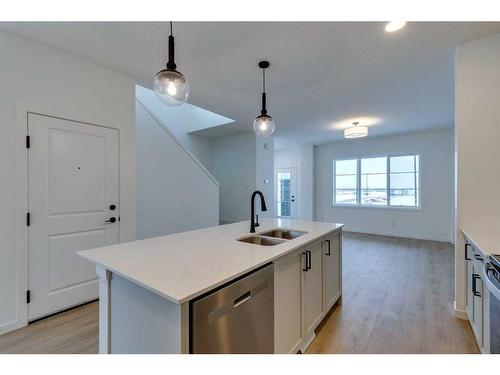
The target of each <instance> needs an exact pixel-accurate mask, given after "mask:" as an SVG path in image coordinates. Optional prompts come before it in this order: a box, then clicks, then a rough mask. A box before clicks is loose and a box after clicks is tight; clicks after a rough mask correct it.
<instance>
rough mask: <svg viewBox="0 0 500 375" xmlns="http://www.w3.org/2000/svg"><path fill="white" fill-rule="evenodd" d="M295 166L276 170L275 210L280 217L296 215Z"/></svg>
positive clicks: (293, 216)
mask: <svg viewBox="0 0 500 375" xmlns="http://www.w3.org/2000/svg"><path fill="white" fill-rule="evenodd" d="M295 200H296V198H295V168H280V169H277V170H276V203H277V208H276V212H277V214H278V216H280V217H288V218H295V217H297V210H296V203H295Z"/></svg>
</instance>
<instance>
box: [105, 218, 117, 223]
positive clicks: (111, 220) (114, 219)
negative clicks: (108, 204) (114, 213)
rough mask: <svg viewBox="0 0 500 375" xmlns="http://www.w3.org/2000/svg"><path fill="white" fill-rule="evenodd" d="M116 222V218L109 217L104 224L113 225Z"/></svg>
mask: <svg viewBox="0 0 500 375" xmlns="http://www.w3.org/2000/svg"><path fill="white" fill-rule="evenodd" d="M114 222H116V217H110V218H109V220H106V221H105V223H114Z"/></svg>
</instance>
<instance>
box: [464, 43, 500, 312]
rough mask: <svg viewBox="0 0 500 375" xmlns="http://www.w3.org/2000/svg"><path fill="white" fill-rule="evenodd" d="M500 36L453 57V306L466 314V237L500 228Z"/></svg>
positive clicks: (468, 45) (471, 46)
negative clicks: (454, 184)
mask: <svg viewBox="0 0 500 375" xmlns="http://www.w3.org/2000/svg"><path fill="white" fill-rule="evenodd" d="M499 67H500V34H497V35H494V36H492V37H489V38H485V39H481V40H477V41H474V42H470V43H467V44H464V45H462V46H460V47H459V48H458V49H457V52H456V56H455V90H456V93H455V121H456V124H455V126H456V130H455V132H456V134H455V136H456V140H455V141H456V151H457V159H456V161H457V165H456V168H457V223H456V242H455V254H456V255H455V275H456V279H455V304H456V305H455V308H456V311H457V313H458V314H459V315H460V313H461V316H462V317H464V315H465V262H464V241H463V237H462V235H461V234H460V228H466V229H467V230H468V231H469V232H471V233H474V232H476V231H478V230H479V231H484V230H486V231H487V230H495V231H498V230H499V228H500V199H498V187H499V186H500V167H499V165H498V164H499V162H500V146H499V145H500V124H499V119H500V105H499V99H498V97H499V95H498V89H499V87H500V69H499Z"/></svg>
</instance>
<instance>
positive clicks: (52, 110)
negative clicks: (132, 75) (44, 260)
mask: <svg viewBox="0 0 500 375" xmlns="http://www.w3.org/2000/svg"><path fill="white" fill-rule="evenodd" d="M0 51H2V52H1V56H2V57H1V58H0V122H1V126H0V184H1V185H0V186H1V188H0V332H2V331H7V330H10V329H13V328H16V327H19V326H22V325H24V324H25V323H26V321H27V305H26V303H25V292H26V290H27V287H28V285H27V277H28V275H27V261H28V260H27V241H26V238H27V228H26V225H25V213H26V212H27V170H26V168H24V166H25V165H26V163H25V160H26V150H25V149H24V137H25V135H26V112H27V111H33V112H37V113H41V114H46V115H52V116H58V117H62V118H66V119H71V120H77V121H82V122H88V123H92V124H98V125H105V126H109V127H114V128H117V129H120V202H121V206H120V215H121V223H120V240H121V241H129V240H133V239H134V238H135V141H134V133H135V132H134V82H133V81H132V80H131V79H129V78H127V77H125V76H123V75H120V74H117V73H114V72H111V71H109V70H106V69H103V68H100V67H98V66H96V65H94V64H91V63H88V62H86V61H84V60H80V59H77V58H74V57H72V56H70V55H68V54H65V53H63V52H61V51H59V50H55V49H52V48H50V47H48V46H45V45H42V44H39V43H35V42H32V41H29V40H27V39H23V38H20V37H18V36H15V35H13V34H10V33H8V32H4V31H0ZM16 163H17V164H16Z"/></svg>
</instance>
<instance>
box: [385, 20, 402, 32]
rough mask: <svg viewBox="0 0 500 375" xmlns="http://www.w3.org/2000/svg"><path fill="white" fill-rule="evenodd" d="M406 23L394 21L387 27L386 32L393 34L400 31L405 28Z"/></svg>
mask: <svg viewBox="0 0 500 375" xmlns="http://www.w3.org/2000/svg"><path fill="white" fill-rule="evenodd" d="M405 25H406V22H404V21H392V22H389V23H388V24H387V25H385V31H387V32H388V33H393V32H394V31H398V30H400V29H402V28H403V27H405Z"/></svg>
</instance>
